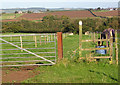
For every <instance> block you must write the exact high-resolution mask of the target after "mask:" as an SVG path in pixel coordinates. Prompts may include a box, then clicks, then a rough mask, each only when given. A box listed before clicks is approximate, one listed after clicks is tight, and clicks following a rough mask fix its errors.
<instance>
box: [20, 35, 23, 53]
mask: <svg viewBox="0 0 120 85" xmlns="http://www.w3.org/2000/svg"><path fill="white" fill-rule="evenodd" d="M20 42H21V48H23V46H22V36H20ZM21 52H23V50H21Z"/></svg>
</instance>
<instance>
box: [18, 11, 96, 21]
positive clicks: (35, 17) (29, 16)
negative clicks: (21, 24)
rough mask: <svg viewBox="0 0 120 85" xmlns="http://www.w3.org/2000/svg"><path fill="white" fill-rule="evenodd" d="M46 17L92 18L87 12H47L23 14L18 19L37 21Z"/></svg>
mask: <svg viewBox="0 0 120 85" xmlns="http://www.w3.org/2000/svg"><path fill="white" fill-rule="evenodd" d="M47 15H57V16H63V15H64V16H68V17H70V18H86V17H94V16H93V15H92V14H91V13H90V12H89V11H58V12H48V13H32V14H24V15H22V16H21V17H20V18H25V19H28V20H39V19H42V18H43V17H44V16H47Z"/></svg>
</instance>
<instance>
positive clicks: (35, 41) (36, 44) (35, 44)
mask: <svg viewBox="0 0 120 85" xmlns="http://www.w3.org/2000/svg"><path fill="white" fill-rule="evenodd" d="M35 47H37V39H36V36H35Z"/></svg>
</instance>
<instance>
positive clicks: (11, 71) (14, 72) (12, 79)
mask: <svg viewBox="0 0 120 85" xmlns="http://www.w3.org/2000/svg"><path fill="white" fill-rule="evenodd" d="M37 67H38V66H28V67H20V68H3V69H2V82H3V83H8V82H9V83H19V82H21V81H23V80H25V79H28V78H32V77H34V76H35V75H37V74H39V73H40V72H39V71H35V70H34V69H36V68H37Z"/></svg>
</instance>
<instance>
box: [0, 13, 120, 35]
mask: <svg viewBox="0 0 120 85" xmlns="http://www.w3.org/2000/svg"><path fill="white" fill-rule="evenodd" d="M79 20H82V22H83V33H85V32H86V31H91V32H94V31H98V32H101V31H103V30H104V29H107V28H113V29H118V26H119V24H118V17H112V18H107V19H104V18H83V19H70V18H69V17H67V16H61V17H60V16H52V15H48V16H45V17H43V19H42V21H40V22H37V23H36V22H34V21H28V20H21V21H17V22H2V30H1V31H0V32H2V33H7V32H13V33H55V32H73V33H74V34H77V33H78V32H79V26H78V22H79Z"/></svg>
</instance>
